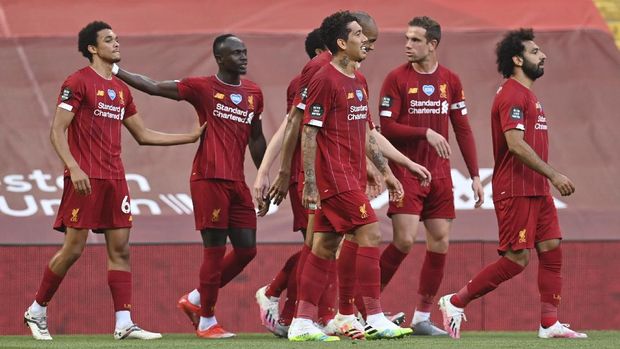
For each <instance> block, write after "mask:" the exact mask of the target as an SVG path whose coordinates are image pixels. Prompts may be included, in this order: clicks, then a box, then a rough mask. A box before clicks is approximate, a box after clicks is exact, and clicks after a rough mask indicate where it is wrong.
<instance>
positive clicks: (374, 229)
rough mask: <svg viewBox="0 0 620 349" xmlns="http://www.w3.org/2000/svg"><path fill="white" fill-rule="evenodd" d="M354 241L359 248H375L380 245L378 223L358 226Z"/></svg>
mask: <svg viewBox="0 0 620 349" xmlns="http://www.w3.org/2000/svg"><path fill="white" fill-rule="evenodd" d="M353 233H354V234H355V240H356V241H357V244H358V245H359V246H360V247H376V246H379V244H380V243H381V232H380V231H379V222H373V223H369V224H365V225H362V226H358V227H357V228H355V230H354V232H353Z"/></svg>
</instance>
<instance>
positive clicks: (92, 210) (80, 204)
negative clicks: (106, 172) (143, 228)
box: [54, 177, 132, 233]
mask: <svg viewBox="0 0 620 349" xmlns="http://www.w3.org/2000/svg"><path fill="white" fill-rule="evenodd" d="M64 183H65V184H64V189H63V192H62V199H61V200H60V207H59V208H58V215H57V216H56V221H55V222H54V229H56V230H58V231H62V232H64V231H65V230H66V228H67V227H69V228H75V229H91V230H92V231H93V232H95V233H103V230H106V229H118V228H131V221H132V217H131V205H130V201H129V190H128V189H127V182H126V181H125V180H124V179H95V178H90V186H91V188H92V192H91V193H90V195H81V194H78V193H77V192H76V191H75V188H74V187H73V183H72V182H71V177H65V182H64Z"/></svg>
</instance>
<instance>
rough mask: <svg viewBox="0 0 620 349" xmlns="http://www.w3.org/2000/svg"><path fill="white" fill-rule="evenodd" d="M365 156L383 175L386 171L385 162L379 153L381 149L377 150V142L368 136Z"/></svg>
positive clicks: (371, 136) (373, 137)
mask: <svg viewBox="0 0 620 349" xmlns="http://www.w3.org/2000/svg"><path fill="white" fill-rule="evenodd" d="M366 155H368V157H369V158H370V160H371V161H372V163H373V164H375V166H376V167H377V169H378V170H379V171H381V173H384V174H385V171H386V170H387V168H388V167H387V160H386V159H385V157H383V154H382V153H381V149H379V144H377V140H376V139H375V136H373V135H371V134H369V135H368V141H367V142H366Z"/></svg>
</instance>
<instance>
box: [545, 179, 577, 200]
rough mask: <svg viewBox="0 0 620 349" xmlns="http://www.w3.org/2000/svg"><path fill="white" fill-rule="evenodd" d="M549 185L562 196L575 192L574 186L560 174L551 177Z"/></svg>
mask: <svg viewBox="0 0 620 349" xmlns="http://www.w3.org/2000/svg"><path fill="white" fill-rule="evenodd" d="M551 184H553V186H554V187H555V188H556V189H557V190H558V191H559V192H560V194H562V196H569V195H571V194H572V193H574V192H575V184H573V182H572V181H571V180H570V179H569V178H568V177H566V176H565V175H563V174H561V173H557V174H556V175H555V176H553V177H551Z"/></svg>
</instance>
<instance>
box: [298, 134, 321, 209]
mask: <svg viewBox="0 0 620 349" xmlns="http://www.w3.org/2000/svg"><path fill="white" fill-rule="evenodd" d="M318 132H319V128H318V127H315V126H309V125H306V126H304V132H303V135H302V136H301V151H302V158H303V159H304V175H305V177H304V178H305V180H304V192H303V196H302V198H301V203H302V205H303V206H304V207H305V208H307V209H310V210H316V209H318V208H321V199H320V197H319V189H318V188H317V186H316V167H315V165H316V135H317V133H318Z"/></svg>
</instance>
